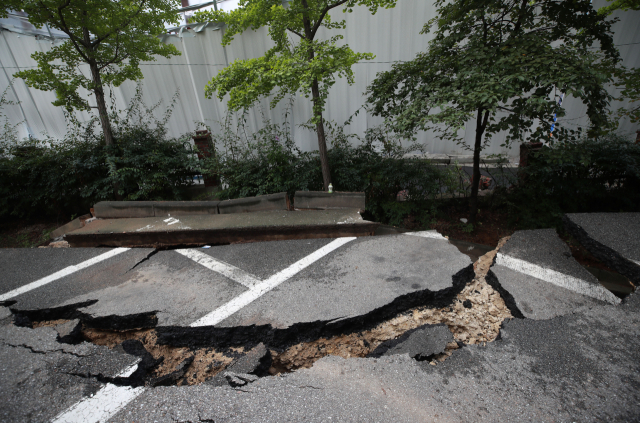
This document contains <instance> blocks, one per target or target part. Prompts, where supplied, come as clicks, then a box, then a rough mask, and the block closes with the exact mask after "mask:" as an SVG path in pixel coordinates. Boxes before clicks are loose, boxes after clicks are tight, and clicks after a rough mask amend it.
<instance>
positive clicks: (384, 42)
mask: <svg viewBox="0 0 640 423" xmlns="http://www.w3.org/2000/svg"><path fill="white" fill-rule="evenodd" d="M233 2H237V0H228V3H229V5H230V4H231V3H233ZM595 3H596V7H599V6H600V4H599V3H603V4H604V3H605V2H603V1H601V2H595ZM224 4H225V3H221V5H224ZM434 16H435V7H434V5H433V4H432V2H429V1H410V0H401V1H399V2H398V5H397V7H396V8H394V9H389V10H385V9H382V10H379V11H378V13H377V14H376V15H374V16H371V15H370V14H369V13H368V11H367V9H366V8H362V7H360V8H356V9H355V10H354V12H353V13H351V14H343V13H342V10H337V11H335V12H334V13H333V15H332V18H333V19H334V20H335V19H342V18H344V19H346V22H347V28H346V29H345V30H343V31H325V32H321V34H320V37H321V38H326V37H328V36H329V35H333V34H336V33H341V34H342V35H343V36H344V40H343V42H345V43H347V44H349V45H350V46H351V48H352V49H353V50H354V51H357V52H371V53H374V54H375V55H376V58H375V59H374V60H371V61H366V62H362V63H358V64H356V65H354V67H353V70H354V73H355V84H354V85H352V86H349V85H348V84H347V83H346V81H345V80H343V79H342V80H341V79H339V80H337V82H336V84H335V85H334V86H333V87H332V88H331V91H330V95H329V99H328V102H327V108H326V112H325V118H326V119H328V120H333V121H335V122H338V123H342V122H344V121H345V120H346V119H347V118H348V117H349V116H351V115H352V114H353V113H354V112H356V111H358V110H360V109H361V108H362V107H363V105H364V100H365V98H364V96H363V92H364V91H365V90H366V87H367V86H368V85H369V84H370V83H371V82H372V81H373V80H374V78H375V76H376V74H377V73H378V72H380V71H384V70H387V69H389V68H390V66H391V64H392V63H393V62H395V61H401V60H402V61H406V60H411V59H413V58H414V57H415V55H416V53H417V52H419V51H424V50H426V48H427V43H428V41H429V39H430V38H429V35H420V34H419V32H420V30H421V29H422V26H423V25H424V23H425V22H427V21H428V20H430V19H431V18H433V17H434ZM615 16H618V17H620V18H621V21H620V22H619V23H618V24H616V26H615V28H614V29H615V37H614V38H615V43H616V44H617V45H618V46H619V49H620V52H621V53H622V55H623V58H624V63H625V65H627V66H635V67H638V66H640V55H639V54H638V53H639V51H640V26H638V25H637V22H640V12H633V11H632V12H617V13H616V15H615ZM222 31H223V30H221V29H211V28H205V29H203V30H201V31H200V32H195V31H193V30H188V31H185V32H183V34H182V37H179V36H177V35H171V36H168V37H166V39H165V42H168V43H171V44H174V45H175V46H176V47H177V48H178V50H180V51H181V52H182V55H181V56H177V57H172V58H171V59H165V58H158V60H157V61H156V62H151V63H142V64H141V68H142V71H143V73H144V80H143V81H142V84H143V93H144V94H143V98H144V101H145V102H146V103H147V104H154V103H156V102H161V107H160V109H161V110H164V108H165V107H166V106H167V105H168V104H169V102H170V100H171V97H172V96H173V94H174V93H175V92H177V91H178V92H179V94H180V98H179V101H178V103H177V106H176V108H175V111H174V113H173V116H172V117H171V120H170V124H169V130H170V134H171V135H172V136H180V135H182V134H185V133H187V132H189V131H193V130H194V129H195V128H196V122H202V121H204V122H205V123H206V124H208V125H210V126H212V127H213V128H214V130H215V129H216V128H217V124H216V122H221V121H222V120H224V118H225V113H226V107H225V101H224V100H223V101H220V100H218V99H217V98H214V99H207V98H205V96H204V87H205V85H206V83H207V82H208V81H209V80H210V79H211V78H212V77H213V76H214V75H215V74H216V73H217V72H218V71H220V70H221V69H223V68H224V67H225V66H226V65H227V64H229V63H231V62H233V61H234V60H236V59H243V58H250V57H259V56H261V55H262V54H263V53H264V52H265V51H266V50H268V49H269V48H270V47H272V42H271V39H270V38H269V37H268V34H267V30H266V29H265V28H260V29H258V30H256V31H247V32H245V33H243V34H242V35H241V36H238V37H236V39H235V40H234V41H233V42H232V44H231V45H230V46H227V47H224V48H223V47H222V46H221V45H220V41H221V38H222V35H223V32H222ZM50 47H51V43H50V42H49V41H44V40H38V39H36V38H35V37H33V36H27V35H24V34H19V33H16V32H12V31H6V30H3V31H2V32H1V35H0V65H1V66H2V68H3V72H0V90H4V89H5V88H6V87H7V86H8V84H9V81H10V80H11V75H12V74H13V73H14V72H16V71H17V70H20V69H26V68H30V67H34V66H35V62H34V61H33V60H32V59H31V58H30V55H31V54H32V53H33V52H35V51H45V50H46V49H48V48H50ZM85 71H86V72H87V74H88V69H85ZM135 88H136V83H134V82H126V83H125V84H123V85H122V86H121V87H119V88H117V89H115V92H114V102H115V105H116V107H117V108H119V109H124V108H125V107H126V105H127V104H128V102H129V101H130V99H131V98H132V97H133V95H134V94H135ZM558 95H559V93H558ZM8 98H9V99H12V100H19V101H20V106H8V107H6V108H5V111H4V112H5V114H6V115H7V116H8V117H9V119H10V121H11V122H15V123H18V122H22V121H24V123H23V124H21V125H20V128H19V130H20V136H22V137H24V136H27V135H28V134H31V135H32V136H35V137H38V138H43V137H46V136H47V135H48V136H50V137H52V138H54V139H55V138H61V137H63V136H64V133H65V131H66V126H65V121H64V116H63V113H62V110H61V109H60V108H56V107H54V106H52V105H51V101H53V100H54V94H53V93H52V92H43V91H38V90H35V89H30V88H28V87H26V85H25V84H24V83H23V82H22V81H21V80H15V81H14V84H13V89H11V90H10V91H9V93H8ZM293 100H294V103H293V108H292V110H291V116H290V121H291V122H292V124H293V125H292V131H293V136H294V139H295V140H296V143H297V144H298V146H299V147H300V148H302V149H303V150H313V149H315V148H317V142H316V136H315V133H313V132H310V131H308V130H306V129H304V128H300V127H299V126H297V125H299V124H301V123H304V122H306V121H307V120H308V119H309V118H310V117H311V104H310V101H309V100H308V99H306V98H304V97H302V96H298V97H296V98H294V99H293ZM269 101H270V99H265V100H263V101H261V102H260V103H259V104H258V105H257V106H256V107H255V108H254V109H253V110H252V111H251V112H250V113H249V116H248V121H247V126H248V130H250V131H254V130H257V129H258V128H259V127H260V126H261V122H262V116H263V115H265V116H266V117H268V118H269V119H271V120H272V121H274V122H282V119H283V118H282V116H283V114H284V112H285V110H286V108H287V104H288V102H286V101H283V102H281V103H280V104H279V105H278V106H277V107H276V108H274V109H269ZM563 105H564V106H565V107H566V110H567V116H566V117H565V118H562V119H563V121H562V122H561V123H563V124H567V125H569V126H573V127H577V126H579V125H584V124H586V122H587V121H586V116H585V107H584V106H583V105H582V104H581V103H580V102H579V101H577V100H575V99H572V98H568V99H566V100H565V102H564V104H563ZM88 118H89V115H88V114H86V113H82V114H81V119H88ZM380 123H381V120H380V119H379V118H377V117H374V116H371V115H370V114H369V113H366V112H365V111H364V110H361V111H360V113H359V114H358V115H357V116H356V117H355V118H354V119H353V121H352V124H351V125H350V127H348V131H349V132H351V133H356V134H358V135H361V136H362V135H364V133H365V131H366V130H367V128H371V127H374V126H376V125H379V124H380ZM474 129H475V124H474V123H473V122H470V123H469V124H467V127H466V130H465V131H463V132H464V139H465V141H467V142H468V143H469V144H471V143H472V141H473V137H474ZM637 129H640V128H638V127H637V125H631V124H630V123H629V122H627V121H623V122H621V125H620V130H621V131H622V132H624V133H629V134H631V133H635V131H636V130H637ZM461 134H462V133H461ZM503 140H504V137H503V136H497V137H495V138H494V139H493V141H492V142H491V144H490V145H489V146H487V149H486V150H485V152H484V154H495V153H505V152H506V153H508V154H509V155H511V156H515V155H516V154H517V148H514V149H512V150H511V151H509V150H506V149H504V148H503V147H500V144H502V142H503ZM418 141H420V142H422V143H424V144H425V146H426V147H427V150H428V151H429V152H431V153H449V154H464V153H465V152H466V151H465V150H464V148H463V147H462V146H460V145H458V144H456V143H452V142H448V141H441V140H438V139H437V138H436V137H435V136H434V135H433V134H431V133H420V134H419V135H418Z"/></svg>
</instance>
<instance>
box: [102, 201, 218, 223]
mask: <svg viewBox="0 0 640 423" xmlns="http://www.w3.org/2000/svg"><path fill="white" fill-rule="evenodd" d="M218 203H219V201H101V202H99V203H97V204H96V205H95V206H93V209H94V213H95V216H96V217H97V218H99V219H127V218H135V217H163V216H171V215H174V216H190V215H194V214H218Z"/></svg>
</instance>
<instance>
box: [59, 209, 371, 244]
mask: <svg viewBox="0 0 640 423" xmlns="http://www.w3.org/2000/svg"><path fill="white" fill-rule="evenodd" d="M220 210H222V209H220ZM377 226H378V224H377V223H373V222H368V221H365V220H363V219H362V217H361V216H360V214H359V213H358V212H357V211H353V210H310V211H305V212H289V211H285V210H282V211H263V212H256V213H234V214H220V215H199V216H180V217H179V218H174V217H170V218H163V217H152V218H139V219H110V220H95V221H93V222H91V223H89V224H88V225H87V226H85V227H84V228H82V229H79V230H76V231H73V232H71V233H69V234H67V235H66V237H65V239H66V240H67V241H68V242H69V244H70V245H71V246H72V247H95V246H104V245H108V246H117V247H122V246H165V245H203V244H210V245H214V244H228V243H235V242H247V241H271V240H282V239H305V238H336V237H341V236H365V235H372V234H373V232H374V231H375V229H376V228H377Z"/></svg>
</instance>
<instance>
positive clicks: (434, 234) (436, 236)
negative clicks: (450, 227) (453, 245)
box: [404, 231, 448, 241]
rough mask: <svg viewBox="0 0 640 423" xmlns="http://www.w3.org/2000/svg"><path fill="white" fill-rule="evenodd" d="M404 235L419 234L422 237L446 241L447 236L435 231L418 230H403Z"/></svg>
mask: <svg viewBox="0 0 640 423" xmlns="http://www.w3.org/2000/svg"><path fill="white" fill-rule="evenodd" d="M404 234H405V235H413V236H420V237H422V238H433V239H443V240H445V241H448V240H447V238H445V237H443V236H442V235H440V234H439V233H438V232H437V231H419V232H405V233H404Z"/></svg>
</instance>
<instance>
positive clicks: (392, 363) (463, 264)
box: [0, 231, 640, 422]
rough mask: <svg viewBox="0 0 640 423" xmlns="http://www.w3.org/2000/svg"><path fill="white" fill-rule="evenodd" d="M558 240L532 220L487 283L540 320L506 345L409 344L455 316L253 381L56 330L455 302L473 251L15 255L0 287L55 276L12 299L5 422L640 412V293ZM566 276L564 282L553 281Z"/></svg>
mask: <svg viewBox="0 0 640 423" xmlns="http://www.w3.org/2000/svg"><path fill="white" fill-rule="evenodd" d="M556 236H557V235H555V234H553V233H550V232H540V231H531V232H529V233H527V232H522V233H516V235H514V237H513V239H512V240H510V241H508V242H507V243H506V244H505V245H504V247H503V250H501V251H502V252H503V253H504V254H503V256H502V257H503V258H502V259H500V258H498V259H496V263H495V264H494V265H493V267H492V268H491V271H490V273H489V276H491V277H489V276H488V282H489V283H490V284H492V286H494V288H496V289H497V290H498V291H499V292H500V293H501V295H502V296H503V298H504V300H505V302H506V303H507V306H509V307H510V308H511V309H512V313H513V312H514V311H519V312H520V314H519V315H524V317H525V318H516V319H511V320H507V321H505V323H504V325H503V328H502V330H501V331H500V337H499V338H498V339H497V340H496V341H494V342H490V343H486V344H480V345H463V346H462V348H458V349H455V350H454V351H453V353H452V354H451V356H450V357H449V358H448V359H446V360H444V361H435V360H432V359H430V358H425V359H421V360H422V361H419V360H417V359H413V358H411V357H432V356H433V354H434V353H437V352H439V351H443V349H444V345H448V344H450V343H451V340H452V338H451V337H450V336H447V335H446V331H447V328H446V327H443V326H439V327H433V328H428V327H426V328H421V329H419V330H415V331H413V332H411V333H410V336H409V334H407V336H405V337H404V338H403V337H400V338H398V340H396V341H395V343H394V342H391V343H390V344H389V345H391V346H392V347H385V351H387V352H388V354H385V355H382V356H380V355H379V354H378V355H377V356H375V357H374V356H372V357H368V358H366V357H365V358H349V359H345V358H341V357H337V356H333V355H328V356H325V357H324V358H321V359H319V360H318V361H316V362H315V363H314V364H313V366H312V367H310V368H307V369H299V370H296V371H294V372H291V373H280V374H277V375H275V376H271V375H260V377H256V376H254V375H245V374H235V373H234V374H232V375H231V376H229V379H231V378H236V379H235V380H237V381H240V382H242V383H244V382H246V384H245V385H244V386H228V385H225V384H224V383H218V384H210V383H202V384H197V385H192V386H166V387H155V388H153V387H149V386H137V385H134V386H128V385H127V383H128V382H127V381H128V380H129V379H127V378H128V377H129V376H128V375H129V374H131V373H132V372H135V371H136V368H138V369H140V368H139V367H137V366H139V365H138V364H137V363H139V362H140V359H141V358H140V356H139V355H136V354H135V353H134V351H133V350H132V347H131V346H129V347H127V348H123V345H124V344H123V345H121V346H118V347H115V348H108V347H106V346H99V345H94V344H91V343H89V342H80V343H77V344H75V345H71V344H65V343H61V342H59V341H58V336H59V335H58V330H61V328H60V326H58V325H59V324H61V323H62V322H63V321H66V320H69V319H72V318H79V319H80V320H81V321H83V322H84V323H83V324H85V325H87V324H98V323H96V322H101V323H100V324H104V322H107V323H109V324H111V325H125V326H126V325H129V326H128V327H127V328H126V329H131V328H133V327H135V325H136V323H139V322H140V321H142V320H140V319H139V320H135V319H132V318H131V316H144V319H146V320H144V321H145V322H147V323H145V324H147V325H151V326H157V327H158V328H161V327H166V328H168V329H171V331H173V332H176V331H177V332H179V331H180V328H181V327H185V328H186V327H188V326H190V325H191V326H194V323H195V322H199V321H202V320H203V319H205V321H209V322H215V323H214V324H213V328H214V329H215V328H217V329H215V330H218V331H222V330H231V331H232V332H229V333H236V332H238V331H242V330H245V329H243V328H246V331H250V330H254V331H255V329H252V328H259V327H266V328H269V327H270V328H273V329H272V332H273V330H276V329H277V330H280V331H285V332H282V333H283V334H287V333H289V332H286V330H290V328H297V327H309V328H311V327H312V325H314V324H316V322H318V321H325V322H327V321H328V322H330V323H329V327H330V326H332V325H333V326H336V323H331V322H337V323H338V325H337V326H336V327H342V326H340V322H348V323H343V326H344V325H347V324H348V325H358V324H365V323H366V322H362V319H360V318H359V316H363V315H367V316H375V315H376V313H378V310H383V309H384V310H388V308H389V305H390V304H400V305H399V306H397V307H403V306H402V304H405V303H406V304H409V305H412V304H413V303H412V302H411V301H410V300H411V299H412V298H417V297H420V298H425V301H427V304H425V305H426V306H429V304H432V306H433V307H435V305H436V303H437V304H438V305H440V303H438V301H454V297H455V294H456V293H457V292H459V289H461V286H459V285H456V283H460V282H456V280H454V275H456V274H458V275H460V274H462V273H460V272H462V271H463V270H464V269H466V268H468V267H469V266H470V265H471V264H472V262H471V260H470V259H469V257H468V256H466V255H464V254H462V253H460V252H459V251H458V249H457V248H456V247H454V246H453V245H452V244H450V243H449V242H448V241H447V240H446V239H444V238H442V237H440V236H439V235H438V234H436V233H433V232H432V233H424V234H422V236H410V235H391V236H384V237H367V238H359V239H355V240H342V241H341V243H339V244H335V242H334V240H330V239H317V240H294V241H278V242H264V243H253V244H237V245H228V246H217V247H212V248H209V249H197V250H196V251H197V253H198V254H196V253H188V254H187V253H180V252H177V251H172V250H165V251H154V250H151V249H131V250H126V251H124V250H123V251H116V252H114V253H112V254H115V255H113V256H109V257H108V258H104V259H101V261H97V262H95V263H94V264H91V265H90V266H88V267H85V268H80V267H81V266H80V265H81V263H84V262H86V261H87V260H94V261H95V260H97V259H96V258H99V257H101V255H103V254H104V253H107V252H109V251H114V250H110V249H35V250H0V295H3V294H6V293H8V292H12V291H13V290H16V289H18V288H21V287H23V288H24V287H28V286H31V285H29V284H33V283H34V282H37V281H42V280H45V282H46V283H43V284H41V285H38V286H36V287H34V288H32V289H30V290H28V291H26V292H22V293H19V294H18V295H15V296H14V297H11V298H5V299H3V302H2V303H0V304H2V305H0V421H7V422H9V421H11V422H14V421H33V422H41V421H42V422H46V421H96V422H97V421H113V422H120V421H122V422H125V421H126V422H131V421H143V422H146V421H149V422H155V421H157V422H164V421H167V422H174V421H181V422H190V421H193V422H197V421H215V422H234V421H238V422H247V421H252V422H253V421H268V422H298V421H305V422H315V421H318V422H320V421H322V422H328V421H354V422H355V421H373V422H378V421H379V422H383V421H384V422H387V421H398V422H405V421H406V422H415V421H443V422H449V421H456V422H458V421H537V422H539V421H581V422H582V421H639V420H640V417H638V416H640V405H639V404H640V401H639V400H640V368H639V367H640V348H639V347H640V337H639V335H640V314H639V311H640V298H638V296H637V294H632V295H630V296H629V297H627V298H626V299H625V300H624V301H622V302H621V303H615V304H613V303H607V302H606V301H602V300H599V299H594V295H596V296H598V295H601V294H600V291H598V290H597V289H598V286H597V285H594V284H597V282H594V280H593V279H592V277H591V276H590V274H588V273H585V272H583V271H582V270H583V269H581V268H580V267H576V265H577V263H575V262H573V261H571V260H572V259H570V258H569V257H567V256H566V255H564V254H563V253H564V252H565V251H564V250H563V245H560V244H558V243H557V240H556V239H555V237H556ZM319 251H320V252H321V254H320V253H318V252H319ZM116 253H117V254H116ZM194 257H195V259H194ZM203 257H204V258H203ZM207 258H208V259H207ZM515 259H517V260H521V261H524V264H523V263H522V262H521V261H517V260H515ZM196 260H200V261H196ZM499 260H502V262H500V261H499ZM92 263H93V262H92ZM500 263H501V264H500ZM514 263H515V264H514ZM70 266H71V268H70ZM74 266H75V267H78V268H79V269H78V270H74V268H75V267H74ZM578 266H579V265H578ZM65 269H68V270H66V271H65ZM531 269H533V270H531ZM540 269H542V270H540ZM549 270H553V272H556V273H553V272H551V273H549ZM56 272H58V273H56ZM60 272H62V273H60ZM65 272H68V273H65ZM536 272H538V273H536ZM52 274H61V275H62V276H60V277H57V278H56V279H54V280H51V281H49V280H48V279H46V278H48V277H49V276H50V275H52ZM558 274H560V275H561V278H560V279H562V278H566V280H565V279H562V281H564V282H562V283H558V282H557V280H555V279H553V278H551V277H550V276H549V275H551V276H554V275H555V276H557V275H558ZM562 275H564V276H562ZM247 281H249V282H247ZM459 281H462V283H464V284H466V283H469V282H470V280H466V279H464V280H463V279H459ZM566 281H569V282H570V283H569V284H567V283H565V282H566ZM563 283H564V285H563ZM585 286H586V287H587V288H588V289H586V290H585V288H584V287H585ZM593 286H596V288H593ZM523 287H526V289H523ZM25 289H26V288H25ZM456 290H458V291H456ZM594 290H595V291H594ZM594 292H595V294H594ZM607 292H608V291H607ZM425 293H427V294H428V295H427V294H425ZM89 300H91V302H89V303H86V305H85V306H84V307H80V308H77V307H76V308H77V309H75V308H74V307H73V306H71V307H69V306H70V305H73V304H76V303H81V302H86V301H89ZM429 301H431V303H429ZM412 306H413V305H412ZM61 307H62V308H61ZM385 307H386V308H385ZM407 307H408V305H407ZM11 310H13V311H11ZM60 310H66V311H65V312H64V313H66V314H64V313H62V312H61V311H60ZM69 310H70V311H69ZM393 310H395V308H394V309H393ZM398 310H400V311H401V310H402V308H398ZM21 313H22V314H21ZM14 314H15V316H14ZM513 314H514V315H518V314H517V313H513ZM29 316H30V317H29ZM34 316H53V317H51V319H50V320H54V321H46V320H47V319H46V318H43V317H42V318H39V319H36V318H35V317H34ZM61 316H62V317H61ZM207 316H213V317H211V318H210V319H213V320H206V319H207V318H208V317H207ZM29 319H32V320H29ZM33 319H35V320H33ZM56 319H58V320H56ZM83 319H84V320H83ZM127 319H128V320H127ZM359 319H360V320H359ZM39 320H45V322H43V323H44V324H45V325H46V326H40V325H41V323H38V321H39ZM34 322H36V325H35V326H39V327H34V328H32V327H29V326H31V325H32V324H33V323H34ZM90 322H93V323H90ZM114 322H116V323H114ZM148 322H152V323H148ZM17 324H22V325H24V327H21V326H17ZM323 324H325V325H326V323H323ZM132 325H133V326H132ZM254 325H267V326H254ZM300 325H303V326H300ZM304 325H307V326H304ZM309 325H311V326H309ZM345 327H346V326H345ZM363 327H364V326H363ZM122 328H124V326H123V327H122ZM168 329H167V330H168ZM214 329H211V330H214ZM436 329H437V330H436ZM203 330H205V331H206V330H208V329H207V327H204V328H203ZM265 330H266V329H265ZM443 331H444V332H443ZM173 332H171V333H173ZM263 332H264V331H263ZM263 332H260V331H255V332H253V333H256V334H260V333H263ZM272 332H269V331H267V332H264V333H272ZM203 333H204V332H203ZM220 333H222V332H220ZM247 333H249V332H247ZM292 333H297V332H292ZM436 333H437V335H436ZM303 335H304V334H302V335H301V334H297V335H296V336H303ZM270 336H272V335H270ZM287 336H288V335H287ZM405 338H406V341H405ZM78 341H80V340H78ZM258 342H261V340H260V339H256V340H255V343H258ZM265 342H266V340H265ZM454 346H455V344H454ZM390 351H395V352H394V353H391V352H390ZM410 356H411V357H410ZM143 361H144V360H143ZM138 371H139V370H138ZM243 371H244V370H243ZM216 385H218V386H216ZM219 385H222V386H219Z"/></svg>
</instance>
